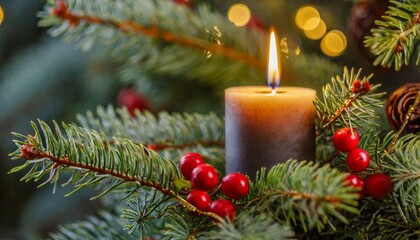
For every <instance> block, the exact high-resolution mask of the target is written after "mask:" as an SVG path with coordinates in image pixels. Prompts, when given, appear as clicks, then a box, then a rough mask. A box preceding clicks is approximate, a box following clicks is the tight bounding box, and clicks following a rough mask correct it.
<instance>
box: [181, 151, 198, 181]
mask: <svg viewBox="0 0 420 240" xmlns="http://www.w3.org/2000/svg"><path fill="white" fill-rule="evenodd" d="M203 163H204V160H203V158H202V157H201V155H200V154H198V153H196V152H189V153H186V154H185V155H183V156H182V157H181V159H180V160H179V169H180V170H181V173H182V175H183V176H184V177H185V179H187V180H190V179H191V173H192V171H193V170H194V168H195V167H197V166H198V165H200V164H203Z"/></svg>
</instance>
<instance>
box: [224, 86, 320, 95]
mask: <svg viewBox="0 0 420 240" xmlns="http://www.w3.org/2000/svg"><path fill="white" fill-rule="evenodd" d="M292 90H298V91H292ZM225 93H233V94H244V95H245V94H248V95H249V94H257V95H267V96H268V95H270V96H285V95H299V94H308V93H311V94H316V91H315V89H312V88H306V87H296V86H280V87H277V88H276V93H279V94H271V88H270V87H267V86H236V87H230V88H227V89H225Z"/></svg>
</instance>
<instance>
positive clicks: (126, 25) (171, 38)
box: [53, 1, 265, 69]
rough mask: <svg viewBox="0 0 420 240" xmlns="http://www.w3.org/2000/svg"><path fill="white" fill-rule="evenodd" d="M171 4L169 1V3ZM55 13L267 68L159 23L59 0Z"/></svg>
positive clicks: (253, 59)
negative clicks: (79, 8)
mask: <svg viewBox="0 0 420 240" xmlns="http://www.w3.org/2000/svg"><path fill="white" fill-rule="evenodd" d="M168 4H169V3H168ZM53 13H55V15H56V16H57V17H59V18H61V19H62V20H63V21H68V22H69V24H70V25H71V26H72V27H76V26H77V24H79V22H81V21H84V22H86V23H89V24H99V25H103V26H110V27H114V28H117V29H119V30H120V31H122V32H124V33H129V32H134V33H138V34H144V35H147V36H149V37H151V38H158V39H161V40H164V41H166V42H170V43H176V44H181V45H185V46H187V47H191V48H197V49H202V50H205V51H208V52H212V53H216V54H220V55H223V56H226V57H228V58H231V59H232V60H235V61H240V62H244V63H246V64H248V65H249V66H251V67H255V68H260V69H265V66H264V65H263V64H262V62H261V61H260V60H259V59H257V58H256V57H254V56H251V55H249V54H247V53H245V52H238V51H237V50H236V49H233V48H230V47H228V46H223V45H221V44H220V43H219V44H217V43H211V42H208V41H203V40H201V39H197V38H191V37H186V36H180V35H176V34H174V33H171V32H168V31H165V30H163V29H161V28H159V26H158V25H156V24H152V25H150V26H143V25H140V24H138V23H136V22H133V21H123V20H116V19H104V18H101V17H96V16H90V15H87V14H83V15H82V14H77V13H74V12H72V11H69V10H68V9H67V6H66V5H65V3H64V2H60V1H59V2H58V6H57V7H56V8H53Z"/></svg>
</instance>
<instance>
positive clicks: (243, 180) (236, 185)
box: [222, 173, 249, 200]
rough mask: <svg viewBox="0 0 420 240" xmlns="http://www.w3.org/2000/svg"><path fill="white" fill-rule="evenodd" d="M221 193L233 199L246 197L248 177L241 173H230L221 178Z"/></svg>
mask: <svg viewBox="0 0 420 240" xmlns="http://www.w3.org/2000/svg"><path fill="white" fill-rule="evenodd" d="M222 191H223V193H224V194H225V195H226V196H227V197H230V198H233V199H236V200H237V199H241V198H244V197H246V195H247V194H248V192H249V183H248V178H247V177H246V176H245V175H243V174H242V173H231V174H229V175H226V176H225V177H224V178H223V180H222Z"/></svg>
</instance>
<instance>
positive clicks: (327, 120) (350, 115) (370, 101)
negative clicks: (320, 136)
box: [315, 68, 385, 130]
mask: <svg viewBox="0 0 420 240" xmlns="http://www.w3.org/2000/svg"><path fill="white" fill-rule="evenodd" d="M361 71H362V70H361V69H359V70H358V71H357V72H355V71H354V69H351V70H350V72H349V71H348V69H347V68H344V73H343V76H342V77H340V76H337V77H336V78H332V80H331V84H327V85H325V86H324V88H323V91H322V98H318V97H317V98H316V99H315V107H316V110H317V117H318V120H319V122H318V123H317V125H318V127H319V130H322V129H325V128H326V127H328V126H329V125H331V124H332V128H334V126H339V127H342V126H349V124H354V125H357V126H358V127H360V128H362V129H369V128H370V127H372V125H373V126H375V120H376V119H377V118H378V116H377V114H376V112H375V109H376V108H379V107H382V101H381V100H380V98H381V97H382V96H384V94H385V93H375V92H376V90H377V89H378V88H379V86H380V85H378V84H377V85H374V86H372V85H371V84H370V83H369V81H370V79H371V78H372V76H373V75H370V76H368V77H363V78H362V77H361V76H360V74H361ZM355 81H360V83H361V84H364V83H365V84H366V85H367V86H368V88H369V89H368V90H366V89H357V90H355V89H354V86H353V83H354V82H355Z"/></svg>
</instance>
